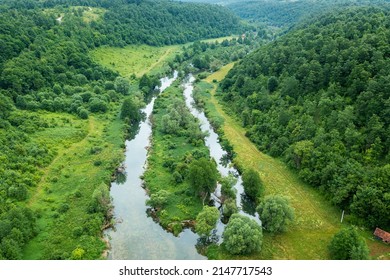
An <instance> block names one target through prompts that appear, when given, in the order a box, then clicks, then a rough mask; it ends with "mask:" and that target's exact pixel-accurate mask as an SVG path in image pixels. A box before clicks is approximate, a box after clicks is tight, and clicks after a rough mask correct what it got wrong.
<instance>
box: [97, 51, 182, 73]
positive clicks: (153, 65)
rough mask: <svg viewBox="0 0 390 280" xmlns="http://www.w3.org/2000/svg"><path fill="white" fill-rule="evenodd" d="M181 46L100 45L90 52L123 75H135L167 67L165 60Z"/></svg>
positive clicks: (100, 61) (99, 60) (99, 61)
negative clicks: (117, 46)
mask: <svg viewBox="0 0 390 280" xmlns="http://www.w3.org/2000/svg"><path fill="white" fill-rule="evenodd" d="M180 48H181V46H179V45H175V46H167V47H151V46H147V45H141V46H137V45H131V46H127V47H124V48H115V47H107V46H105V47H100V48H97V49H96V50H94V51H92V52H91V56H92V58H93V59H94V60H95V61H96V62H98V63H100V64H102V65H104V66H106V67H108V68H110V69H112V70H114V71H118V73H119V74H121V75H122V76H123V77H127V78H128V77H130V76H132V75H133V74H134V75H135V76H137V77H141V76H142V75H144V74H146V73H148V74H153V73H154V72H155V71H157V70H158V69H164V68H165V67H167V64H166V61H167V60H168V59H171V58H173V57H174V56H175V55H176V54H177V53H178V52H180Z"/></svg>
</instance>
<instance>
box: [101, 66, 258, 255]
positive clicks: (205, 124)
mask: <svg viewBox="0 0 390 280" xmlns="http://www.w3.org/2000/svg"><path fill="white" fill-rule="evenodd" d="M176 78H177V72H175V74H174V77H173V78H163V79H161V87H160V92H162V91H164V90H165V89H166V88H167V87H169V86H170V85H171V84H172V82H173V81H174V80H175V79H176ZM193 81H194V78H193V77H192V76H191V75H190V76H189V79H187V81H186V82H184V84H183V86H184V97H185V100H186V104H187V106H188V108H189V109H190V111H191V113H192V114H193V115H194V116H195V117H196V118H198V119H199V120H200V123H201V129H202V131H207V132H208V136H207V137H206V139H205V142H206V145H207V146H208V148H209V150H210V155H211V157H213V158H214V159H215V161H216V162H217V163H218V171H219V172H220V173H221V174H222V175H223V176H227V175H228V174H229V173H232V174H235V175H236V176H237V183H236V184H235V186H234V187H235V188H236V190H237V206H238V207H239V209H240V210H239V212H240V213H241V214H243V215H246V216H250V217H252V216H251V215H250V214H248V213H247V212H246V211H244V210H245V209H248V207H247V206H246V205H245V201H244V200H243V199H242V197H243V195H242V194H243V187H242V180H241V177H240V176H238V172H237V170H235V169H234V168H233V167H230V166H229V165H223V164H222V163H221V159H222V158H223V157H224V156H225V155H226V152H225V151H224V150H223V149H222V147H221V145H220V144H219V141H218V135H217V134H216V133H215V132H214V131H213V129H212V127H211V125H210V123H209V121H208V120H207V117H206V116H205V115H204V113H203V112H202V111H199V110H197V109H196V108H195V107H194V105H193V98H192V92H193V85H192V83H193ZM155 98H156V97H154V98H153V99H152V100H151V102H150V103H149V104H148V105H147V106H146V108H145V109H143V112H144V113H145V115H146V118H145V120H144V121H142V122H141V124H140V126H139V132H138V134H137V135H136V136H135V137H134V139H132V140H129V141H126V152H125V162H124V166H125V173H126V180H125V181H124V182H123V183H121V184H119V183H112V185H111V191H110V192H111V197H112V198H113V205H114V217H115V219H116V221H117V223H116V225H115V229H108V230H106V231H105V233H104V234H105V237H106V239H108V241H109V243H110V250H109V251H108V259H120V260H121V259H124V260H152V259H158V260H163V259H168V260H174V259H182V260H186V259H206V257H204V256H202V255H200V254H199V253H198V252H197V251H196V248H195V245H196V243H197V241H198V238H199V236H198V235H197V234H195V233H194V232H192V231H191V230H190V229H185V230H184V231H183V232H182V233H181V234H180V235H179V236H178V237H175V236H174V235H173V234H172V233H169V232H167V231H165V230H164V229H163V228H162V227H161V226H160V225H159V224H158V223H156V222H154V221H153V219H152V218H151V217H148V215H147V209H148V207H147V206H146V203H145V202H146V200H147V199H148V196H147V194H146V192H145V190H144V189H143V188H142V180H141V178H140V177H141V176H142V174H143V173H144V171H145V164H146V160H147V146H149V145H150V137H151V135H152V128H151V124H150V123H149V121H148V120H149V116H150V114H151V112H152V110H153V106H154V101H155ZM217 193H218V190H217ZM216 196H218V194H217V195H216ZM216 196H214V197H216ZM216 201H217V200H216ZM215 205H216V206H217V207H218V206H220V205H219V204H218V202H216V203H215ZM243 209H244V210H243ZM252 218H254V217H252ZM257 220H258V219H257ZM224 227H225V225H224V224H223V223H222V222H221V221H219V223H218V225H217V231H216V235H217V236H219V237H220V236H221V234H222V232H223V229H224ZM219 240H220V241H221V238H219Z"/></svg>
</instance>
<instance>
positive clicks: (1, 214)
mask: <svg viewBox="0 0 390 280" xmlns="http://www.w3.org/2000/svg"><path fill="white" fill-rule="evenodd" d="M3 207H4V206H3ZM3 207H1V208H0V259H10V260H18V259H19V260H20V259H21V257H22V249H23V248H24V245H25V244H26V243H27V242H28V241H29V240H30V239H31V238H33V237H34V236H35V235H36V233H37V228H36V224H35V221H36V217H35V215H34V214H33V212H32V211H31V210H30V209H28V208H26V207H11V208H10V209H7V208H3Z"/></svg>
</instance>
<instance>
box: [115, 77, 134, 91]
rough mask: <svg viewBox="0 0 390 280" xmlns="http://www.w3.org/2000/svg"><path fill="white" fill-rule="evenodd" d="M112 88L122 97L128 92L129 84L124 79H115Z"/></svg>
mask: <svg viewBox="0 0 390 280" xmlns="http://www.w3.org/2000/svg"><path fill="white" fill-rule="evenodd" d="M114 88H115V90H116V91H117V92H118V93H120V94H122V95H128V94H129V90H130V83H129V81H128V80H126V79H125V78H122V77H116V79H115V84H114Z"/></svg>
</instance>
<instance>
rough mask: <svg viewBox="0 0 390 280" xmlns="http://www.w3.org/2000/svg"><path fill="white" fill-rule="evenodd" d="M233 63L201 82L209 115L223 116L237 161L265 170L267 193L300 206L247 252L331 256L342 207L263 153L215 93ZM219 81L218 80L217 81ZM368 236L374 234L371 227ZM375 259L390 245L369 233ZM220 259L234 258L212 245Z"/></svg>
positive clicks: (296, 256)
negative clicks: (287, 222) (282, 228)
mask: <svg viewBox="0 0 390 280" xmlns="http://www.w3.org/2000/svg"><path fill="white" fill-rule="evenodd" d="M232 67H233V64H229V65H226V66H225V67H223V68H221V70H220V71H218V72H215V73H213V74H212V75H210V76H209V77H207V78H206V79H205V82H207V83H208V84H205V83H204V82H202V83H201V84H200V86H201V87H202V88H203V91H202V92H203V96H204V98H205V99H206V100H207V101H206V102H205V103H206V110H207V112H208V114H209V115H210V117H214V118H216V117H217V118H222V119H223V126H222V129H223V131H224V134H225V137H226V138H227V139H228V140H229V142H230V143H231V144H232V145H233V147H234V151H235V152H236V154H237V156H236V158H235V160H234V161H235V164H237V165H238V166H240V167H244V168H249V167H250V168H253V169H255V170H257V171H258V172H259V173H260V176H261V178H262V180H263V182H264V184H265V187H266V191H265V194H266V195H268V194H281V195H285V196H287V197H289V199H290V202H291V205H292V206H293V207H294V208H295V214H296V219H295V222H294V224H293V225H291V226H290V227H289V229H288V231H287V232H286V233H284V234H281V235H276V236H272V235H270V234H267V233H265V234H264V241H263V249H262V252H261V253H260V254H257V255H252V256H247V258H249V259H250V258H258V259H328V258H329V255H328V250H327V246H328V244H329V242H330V240H331V238H332V237H333V235H334V234H335V233H336V232H337V231H338V230H340V229H341V227H342V226H343V225H342V224H341V223H340V216H341V211H340V210H338V209H336V208H335V207H333V206H332V205H331V204H330V203H329V202H328V201H326V200H325V198H324V197H323V196H322V195H321V194H320V193H319V192H318V191H316V190H315V189H314V188H312V187H310V186H308V185H306V184H305V183H303V182H302V181H301V180H300V179H299V178H298V176H297V175H296V174H295V173H294V172H293V171H291V170H290V169H288V168H287V166H286V165H285V164H284V163H283V162H281V161H280V160H278V159H274V158H272V157H270V156H268V155H265V154H263V153H261V152H260V151H259V150H258V149H257V148H256V146H255V145H254V144H253V143H252V142H251V141H250V140H249V139H248V138H247V137H246V136H245V129H244V128H242V127H241V125H240V124H239V122H238V121H237V120H234V119H233V118H232V117H231V116H229V115H228V114H227V113H226V112H225V111H224V109H223V107H222V106H221V104H220V103H219V102H218V100H217V99H216V97H215V91H216V82H219V81H220V80H221V79H223V77H224V76H225V75H226V74H227V73H228V71H229V70H230V69H231V68H232ZM213 81H214V82H213ZM361 232H362V234H363V235H364V236H366V237H369V236H372V235H370V233H368V232H366V233H365V234H364V232H363V231H361ZM366 240H367V244H368V245H369V246H370V249H371V255H372V256H373V257H374V258H386V254H387V257H388V252H389V247H388V246H386V245H384V244H382V243H380V242H377V241H374V240H373V239H372V238H367V239H366ZM213 251H214V252H212V253H213V254H216V255H218V258H222V259H232V258H235V257H234V256H231V255H229V254H228V253H227V252H225V251H224V250H223V249H219V250H216V249H215V248H214V249H213Z"/></svg>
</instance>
